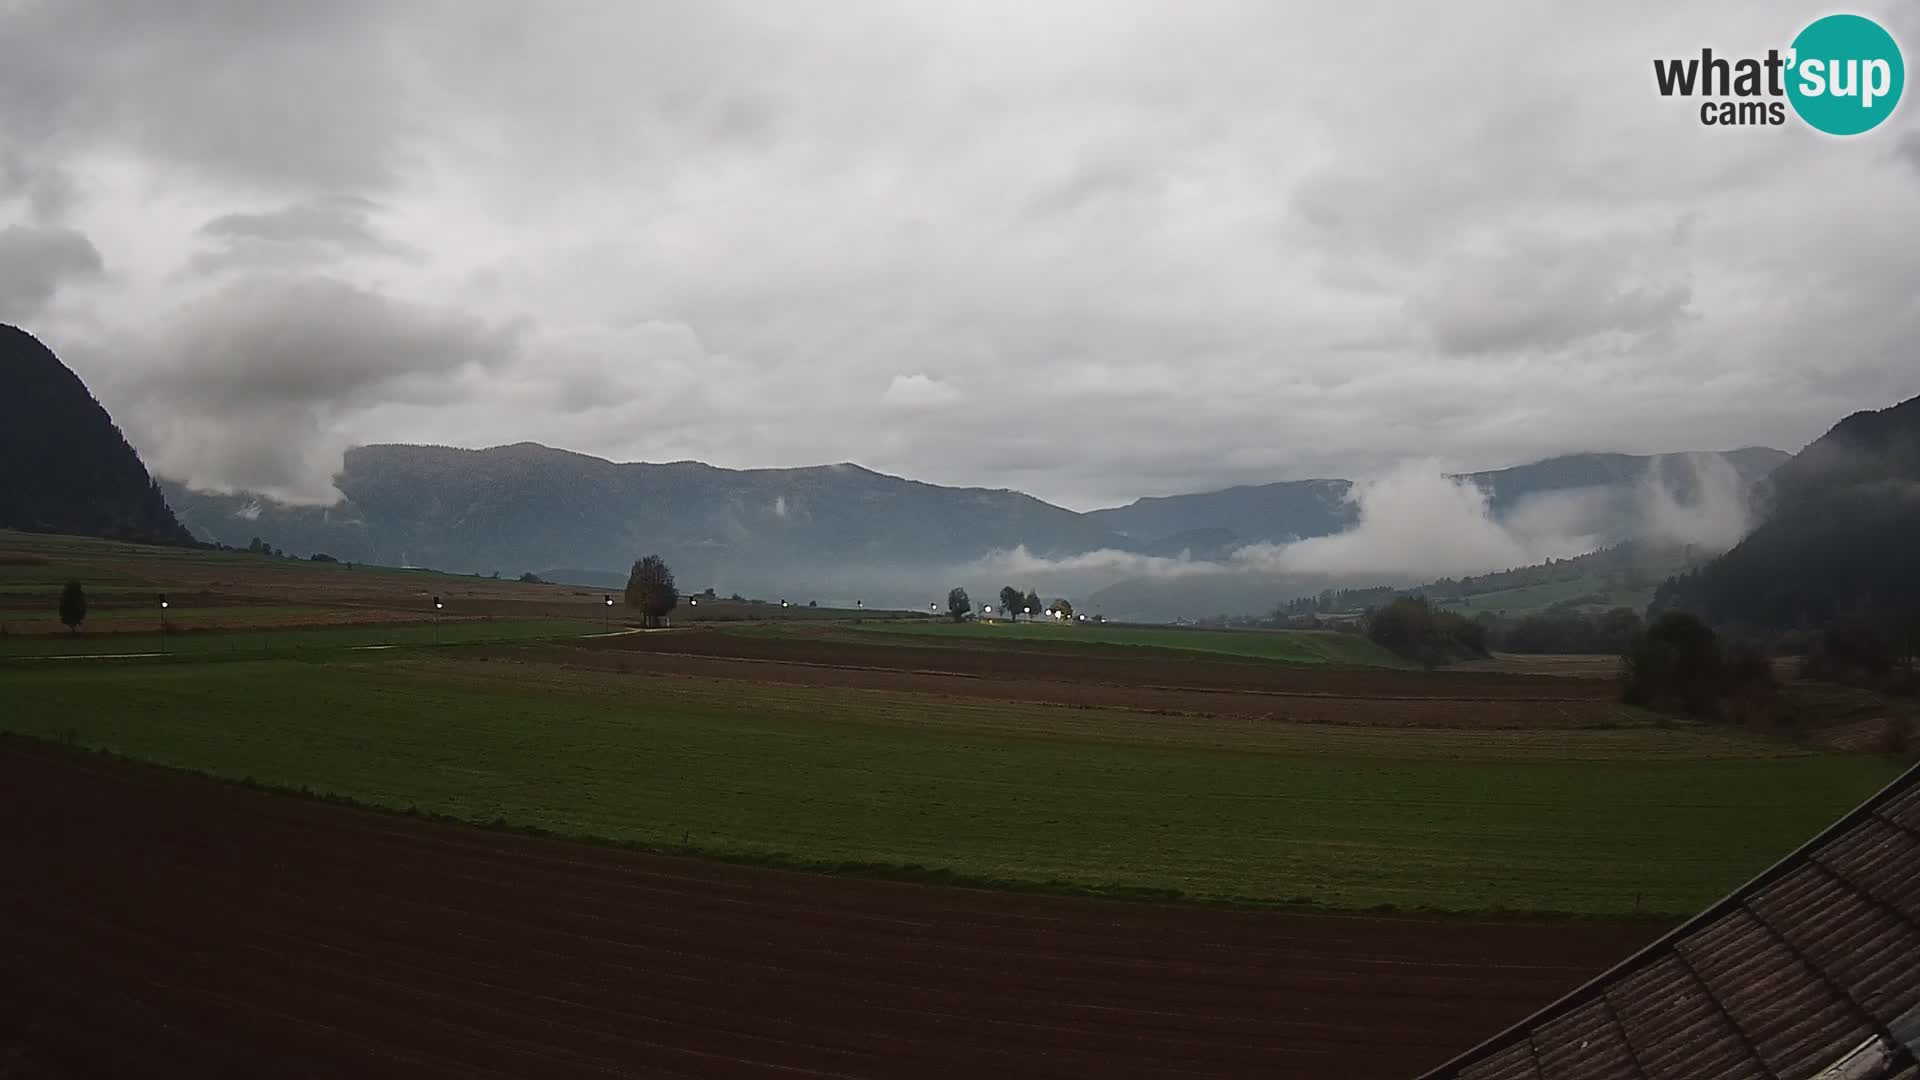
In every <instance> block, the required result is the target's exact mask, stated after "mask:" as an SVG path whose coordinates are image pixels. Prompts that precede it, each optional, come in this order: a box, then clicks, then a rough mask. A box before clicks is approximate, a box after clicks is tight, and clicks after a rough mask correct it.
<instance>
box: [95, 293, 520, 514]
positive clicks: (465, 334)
mask: <svg viewBox="0 0 1920 1080" xmlns="http://www.w3.org/2000/svg"><path fill="white" fill-rule="evenodd" d="M516 335H517V331H516V330H515V329H514V328H512V327H501V326H490V325H488V324H486V323H483V322H481V321H479V320H477V319H474V318H472V317H470V316H466V315H462V314H457V313H452V312H446V311H439V310H434V309H430V308H425V307H421V306H417V305H411V304H406V303H402V302H398V301H395V300H392V299H390V298H386V297H382V296H380V295H377V294H374V293H370V292H366V291H364V290H361V289H359V288H356V287H354V286H352V285H349V284H346V283H344V282H340V281H337V280H333V279H329V278H324V277H280V278H256V279H251V280H248V281H246V282H244V283H242V284H238V285H234V286H231V287H229V288H227V289H225V290H223V291H221V292H218V293H216V294H214V295H213V296H211V297H209V298H207V299H205V300H202V301H200V302H198V303H196V304H194V305H191V306H189V307H188V308H186V309H184V310H181V311H179V312H177V313H175V315H174V316H173V318H172V319H170V320H169V322H168V323H167V324H166V326H165V327H164V329H162V330H161V331H160V332H158V333H156V334H154V335H152V336H150V337H149V336H141V337H129V338H126V339H123V340H121V341H119V342H116V343H115V348H116V349H117V350H118V351H120V352H121V357H120V359H121V361H122V362H121V363H119V364H116V365H115V366H114V367H113V369H112V374H111V376H110V377H109V381H108V382H107V384H106V386H105V391H106V392H105V394H104V395H103V396H104V397H105V398H106V399H107V400H108V401H109V404H110V405H112V404H116V403H118V402H123V401H125V402H138V403H139V404H138V406H137V407H135V408H131V409H124V410H121V411H119V412H117V413H116V415H117V416H120V417H122V422H123V424H125V425H126V426H127V427H128V429H129V431H130V432H131V433H132V434H133V436H134V437H135V438H136V439H137V440H138V441H139V442H140V445H141V447H142V449H143V450H144V451H145V452H146V454H147V458H148V462H149V464H150V465H151V466H152V467H153V468H154V470H155V471H156V472H159V473H162V474H164V475H167V476H172V477H178V478H180V479H183V480H186V481H187V482H189V483H192V484H194V485H196V486H199V487H203V488H207V489H212V490H232V489H235V488H243V489H248V490H258V491H263V492H266V493H268V494H271V495H274V496H275V497H277V498H281V499H285V500H288V501H294V502H314V501H319V502H332V501H334V500H335V499H337V498H338V495H337V493H336V492H334V491H333V490H332V484H331V476H332V473H333V471H334V469H335V468H337V466H338V464H339V460H340V453H341V451H342V450H344V449H345V448H346V446H348V445H350V442H351V440H349V439H348V438H347V437H346V436H345V432H344V431H343V429H342V424H344V423H346V422H348V421H350V419H351V417H352V416H353V415H354V414H356V413H359V412H362V411H364V410H366V409H368V408H371V407H374V406H376V405H381V404H385V403H392V402H404V403H407V404H409V405H414V406H421V407H433V408H439V407H447V406H450V405H457V403H458V402H459V401H460V400H461V399H462V398H463V397H464V396H465V395H466V394H467V393H468V392H469V388H468V384H467V382H466V380H467V379H469V378H473V377H478V376H483V374H484V373H485V372H486V371H488V370H489V369H497V368H499V367H501V366H503V365H505V364H506V363H507V362H509V361H510V360H511V359H512V358H513V356H514V354H515V350H516V348H517V345H518V341H517V336H516ZM127 360H131V361H132V363H126V362H125V361H127ZM102 363H104V361H103V362H102Z"/></svg>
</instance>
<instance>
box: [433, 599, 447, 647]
mask: <svg viewBox="0 0 1920 1080" xmlns="http://www.w3.org/2000/svg"><path fill="white" fill-rule="evenodd" d="M443 607H446V605H445V604H442V603H441V602H440V598H439V597H437V596H436V597H434V598H433V643H434V644H435V645H438V644H440V609H441V608H443Z"/></svg>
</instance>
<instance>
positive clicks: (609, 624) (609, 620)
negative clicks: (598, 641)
mask: <svg viewBox="0 0 1920 1080" xmlns="http://www.w3.org/2000/svg"><path fill="white" fill-rule="evenodd" d="M600 629H601V630H612V629H613V597H611V596H609V597H607V610H606V613H605V614H604V615H602V616H601V617H600Z"/></svg>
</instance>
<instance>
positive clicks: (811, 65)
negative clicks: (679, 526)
mask: <svg viewBox="0 0 1920 1080" xmlns="http://www.w3.org/2000/svg"><path fill="white" fill-rule="evenodd" d="M4 10H5V11H6V14H0V227H5V226H7V225H9V224H26V223H29V222H30V223H32V224H35V225H38V226H46V225H49V224H54V223H58V224H61V225H70V226H72V227H74V228H77V229H82V230H84V231H85V233H86V235H88V236H91V237H93V238H95V239H96V240H98V241H99V242H100V244H101V245H102V246H103V248H105V256H106V261H107V262H108V263H109V264H110V265H111V266H112V267H113V270H114V273H113V274H112V275H110V276H108V277H106V278H102V279H100V280H96V281H94V282H92V283H90V284H89V285H88V287H87V288H86V289H85V290H73V291H72V292H70V293H69V294H66V295H62V296H60V297H59V298H58V300H57V301H56V302H55V303H53V304H52V305H51V306H50V307H48V308H47V309H46V311H45V314H46V315H47V316H48V317H54V316H58V317H60V318H70V319H71V320H72V321H73V323H74V326H73V327H71V328H68V330H67V332H66V333H65V334H63V339H66V340H74V339H76V337H77V336H80V335H83V334H87V333H93V334H94V335H95V337H96V338H97V339H98V340H99V341H101V342H105V341H109V340H110V341H113V342H115V343H117V344H116V346H115V347H113V348H106V347H104V346H103V347H99V348H95V349H93V350H91V352H90V354H89V357H90V359H89V363H90V364H93V365H96V366H97V367H98V368H99V370H100V371H101V373H102V374H103V376H104V375H106V374H112V375H114V376H115V379H114V380H113V381H114V382H116V383H117V384H118V385H122V386H136V385H138V386H142V387H146V386H149V385H150V386H151V387H152V388H153V391H152V393H145V392H141V393H134V392H131V391H129V392H128V393H126V394H125V395H124V396H121V397H118V398H117V399H116V401H117V403H118V406H119V407H120V408H122V409H124V410H126V411H128V413H129V415H128V416H127V417H126V418H125V421H126V423H127V425H128V426H129V429H130V430H133V431H134V432H135V433H136V434H137V435H139V437H140V439H141V440H142V445H141V448H142V450H143V451H146V452H148V453H149V454H150V455H151V458H152V460H155V461H157V462H159V465H160V467H161V469H162V471H170V472H173V473H175V474H178V475H191V476H192V477H193V478H194V479H196V480H197V481H199V482H204V483H209V484H218V485H224V486H232V485H236V484H252V483H261V484H263V485H265V486H274V487H276V488H277V489H279V490H284V491H293V492H298V493H301V494H304V495H310V496H311V495H324V494H325V491H326V486H327V485H326V480H327V477H328V476H329V475H330V474H331V472H332V470H333V468H334V467H335V466H336V465H337V451H338V447H339V446H341V445H344V444H345V443H346V442H348V441H440V442H452V443H457V444H464V445H479V444H489V443H502V442H512V441H516V440H518V439H523V438H532V439H539V440H542V441H547V442H552V443H556V444H559V445H563V446H568V447H571V448H575V449H580V450H583V451H587V452H592V453H599V454H603V455H606V456H611V457H616V458H647V459H654V460H661V459H673V458H700V459H704V460H709V461H714V462H716V463H719V464H725V465H734V466H749V465H784V464H802V463H811V462H832V461H842V460H852V461H857V462H860V463H862V464H865V465H868V466H871V467H875V468H880V469H885V470H889V471H895V472H901V473H906V474H909V475H913V476H917V477H922V478H925V479H929V480H934V481H939V482H946V483H964V484H985V485H988V486H1017V487H1021V488H1024V489H1027V490H1030V491H1033V492H1035V493H1036V494H1039V495H1041V496H1043V497H1050V498H1054V499H1058V500H1061V501H1065V502H1069V503H1074V504H1078V505H1091V504H1098V503H1106V502H1115V501H1124V500H1126V499H1129V498H1132V497H1134V496H1136V495H1141V494H1164V493H1168V492H1172V491H1178V490H1183V489H1186V490H1191V489H1194V488H1204V487H1216V486H1224V485H1227V484H1233V483H1257V482H1265V481H1271V480H1278V479H1286V478H1292V477H1301V476H1311V475H1353V474H1358V473H1363V472H1369V471H1374V470H1378V469H1381V468H1383V467H1385V466H1387V465H1390V464H1391V463H1392V462H1394V461H1396V460H1398V459H1401V458H1408V457H1418V458H1426V457H1439V458H1443V459H1445V460H1446V461H1447V462H1448V464H1449V465H1451V466H1456V467H1462V468H1478V467H1487V466H1494V465H1501V464H1508V463H1511V462H1513V461H1517V460H1524V459H1529V458H1535V457H1540V456H1545V455H1547V454H1551V453H1557V452H1566V451H1572V450H1582V449H1619V450H1631V451H1652V450H1674V449H1686V448H1696V447H1714V446H1731V445H1739V444H1746V443H1756V442H1767V443H1774V444H1778V445H1783V446H1785V447H1786V448H1787V449H1794V448H1796V447H1797V445H1798V444H1799V443H1802V442H1804V441H1806V440H1807V439H1810V438H1812V437H1813V436H1815V435H1817V434H1819V432H1820V431H1821V430H1824V428H1825V427H1826V426H1827V425H1828V424H1830V423H1831V422H1832V420H1833V419H1834V418H1836V417H1838V416H1840V415H1844V414H1845V413H1847V412H1850V411H1853V410H1854V409H1858V408H1862V407H1867V406H1874V405H1884V404H1886V403H1887V401H1889V400H1892V399H1894V398H1897V397H1904V396H1910V395H1911V394H1913V393H1915V392H1920V386H1916V385H1913V378H1912V376H1911V374H1910V372H1911V371H1912V357H1911V346H1910V343H1911V342H1912V341H1913V340H1915V339H1916V338H1917V337H1920V311H1917V310H1916V309H1914V308H1913V306H1912V305H1911V304H1910V303H1909V302H1908V299H1907V298H1908V297H1910V296H1911V295H1912V293H1913V290H1914V289H1915V288H1916V287H1917V286H1920V280H1916V279H1917V278H1920V274H1917V273H1916V269H1917V268H1920V259H1917V258H1916V256H1915V255H1914V253H1913V252H1912V250H1911V244H1910V243H1909V242H1908V241H1907V240H1906V238H1907V237H1909V236H1911V235H1915V234H1916V233H1920V204H1916V201H1915V200H1914V199H1913V198H1912V192H1913V190H1914V189H1913V183H1914V175H1915V169H1916V168H1920V149H1916V148H1915V144H1914V143H1913V141H1912V139H1913V136H1912V135H1911V134H1905V135H1904V137H1903V131H1905V132H1910V131H1911V130H1912V129H1911V126H1910V124H1909V121H1908V120H1907V119H1906V117H1908V116H1910V115H1911V114H1910V113H1909V112H1908V110H1910V109H1911V108H1913V105H1912V103H1907V104H1905V105H1903V107H1902V112H1901V113H1900V114H1898V115H1897V117H1896V121H1897V122H1898V123H1900V124H1902V125H1908V126H1906V127H1905V128H1903V129H1901V130H1895V129H1891V128H1890V129H1889V130H1888V131H1885V132H1876V133H1874V134H1872V135H1869V136H1864V137H1862V138H1860V139H1858V140H1851V141H1847V140H1832V139H1825V138H1821V137H1818V136H1815V135H1813V134H1812V133H1810V132H1808V131H1806V130H1804V129H1803V128H1799V127H1796V126H1791V125H1790V126H1789V127H1787V128H1783V129H1755V130H1746V131H1737V132H1724V131H1708V130H1706V129H1704V128H1702V127H1701V126H1700V124H1699V123H1698V119H1697V116H1696V115H1695V113H1694V111H1693V110H1692V109H1691V108H1690V107H1689V106H1688V105H1686V104H1685V103H1680V102H1676V101H1673V100H1668V99H1662V98H1661V97H1660V96H1659V95H1658V94H1657V93H1656V92H1655V91H1654V89H1653V87H1652V84H1651V76H1650V61H1651V59H1652V58H1654V57H1656V56H1684V55H1688V54H1690V53H1697V51H1698V50H1699V49H1700V48H1701V47H1702V46H1703V45H1707V44H1711V45H1713V46H1714V47H1715V49H1716V50H1717V51H1721V50H1724V51H1728V52H1736V51H1753V52H1759V53H1764V51H1765V49H1766V48H1768V47H1770V46H1779V45H1782V44H1783V43H1784V41H1785V40H1787V39H1788V38H1790V36H1791V34H1792V33H1793V32H1794V31H1795V30H1797V29H1798V28H1799V27H1800V26H1802V25H1804V24H1805V22H1806V21H1808V19H1809V18H1810V13H1809V11H1808V10H1807V9H1806V8H1805V7H1804V5H1803V4H1801V3H1800V2H1799V0H1792V2H1789V0H1758V2H1734V0H1711V2H1703V3H1698V4H1688V5H1674V4H1668V3H1659V2H1656V0H1626V2H1622V3H1618V4H1611V5H1592V4H1578V3H1572V2H1558V3H1541V2H1538V0H1482V2H1481V3H1478V4H1476V5H1475V6H1474V9H1473V11H1472V13H1471V17H1469V16H1468V14H1466V13H1463V12H1460V11H1456V10H1451V9H1444V8H1439V7H1432V6H1429V7H1409V6H1407V5H1404V4H1397V3H1388V2H1385V0H1352V2H1348V3H1342V4H1338V5H1316V6H1312V7H1305V8H1302V7H1283V6H1279V5H1273V4H1269V3H1261V2H1257V0H1194V2H1192V3H1185V4H1175V3H1149V2H1144V0H1100V2H1094V0H1060V2H1058V3H1049V4H1043V5H1034V4H1020V3H1014V2H1012V0H1005V2H988V3H983V4H973V5H943V4H932V3H928V4H920V5H902V4H896V3H883V2H877V0H876V2H855V0H845V2H831V3H826V4H817V5H782V4H765V3H757V2H753V0H719V2H715V3H708V4H690V3H685V4H683V3H665V2H660V3H654V2H648V3H633V4H611V3H609V4H602V5H587V4H567V5H549V6H534V5H521V4H513V3H506V2H492V0H476V2H473V3H459V4H453V3H441V2H438V0H430V2H422V3H414V4H387V3H374V2H371V0H369V2H364V3H336V4H315V3H293V2H278V0H276V2H270V3H258V4H241V5H228V4H217V3H211V2H196V3H187V4H174V5H165V6H159V5H149V4H139V3H134V2H131V0H125V2H120V3H88V2H84V0H68V2H57V3H56V2H52V0H39V2H30V3H26V4H15V5H13V6H11V7H6V8H5V9H4ZM1867 13H1868V14H1875V15H1884V16H1885V17H1886V19H1887V21H1888V24H1889V26H1890V27H1891V28H1892V29H1893V30H1894V32H1895V33H1896V34H1898V35H1902V36H1903V40H1908V41H1912V40H1916V39H1920V38H1916V35H1920V25H1916V16H1915V14H1914V9H1913V8H1912V6H1911V5H1901V6H1898V7H1890V8H1888V9H1886V10H1885V11H1869V12H1867ZM9 154H11V155H12V156H11V157H10V156H9ZM48 178H53V179H48ZM36 185H43V186H44V187H45V190H46V192H47V193H48V194H47V195H46V196H44V197H39V196H31V195H30V194H29V192H30V190H38V188H37V187H36ZM35 198H38V199H39V203H38V204H37V208H36V205H34V204H33V203H34V199H35ZM55 213H57V214H58V217H57V218H55V217H52V216H50V215H53V214H55ZM183 267H184V268H185V269H184V271H183V269H182V268H183ZM322 272H324V273H325V274H326V275H328V276H327V278H326V279H325V280H326V281H328V282H330V283H331V284H319V283H318V281H319V280H320V279H316V278H314V276H313V275H314V274H316V273H322ZM256 279H258V280H256ZM290 282H291V283H290ZM81 299H85V300H87V301H88V304H86V305H81V304H79V303H78V301H79V300H81ZM69 300H72V301H73V302H72V303H69ZM343 320H344V321H347V322H352V323H355V324H365V325H366V326H367V327H369V328H370V329H366V330H365V331H363V332H362V331H355V330H353V329H350V328H348V329H343V328H341V327H340V326H339V325H338V324H340V323H341V322H342V321H343ZM501 327H513V328H515V329H514V330H513V331H512V332H510V333H509V332H506V331H502V330H500V329H499V328H501ZM96 331H97V333H96ZM236 342H244V343H246V345H245V347H244V348H240V347H237V346H235V344H234V343H236ZM196 350H204V351H206V352H208V353H209V354H210V357H209V358H206V359H192V360H191V362H189V360H188V359H183V358H190V357H191V356H192V354H193V353H194V352H195V351H196ZM457 357H465V358H467V359H465V360H456V359H454V358H457ZM149 364H151V365H154V366H155V367H156V371H158V372H160V373H161V374H156V375H154V376H153V377H152V378H151V379H146V378H143V377H141V370H142V368H143V367H145V366H147V365H149ZM308 368H317V369H320V370H317V371H309V370H307V369H308ZM87 374H88V375H89V376H90V377H91V376H92V375H93V371H92V370H91V369H90V370H89V371H88V372H87ZM229 384H231V385H229ZM176 411H177V412H178V414H179V416H180V417H181V418H182V419H178V420H175V419H171V418H170V417H171V416H172V414H173V413H175V412H176Z"/></svg>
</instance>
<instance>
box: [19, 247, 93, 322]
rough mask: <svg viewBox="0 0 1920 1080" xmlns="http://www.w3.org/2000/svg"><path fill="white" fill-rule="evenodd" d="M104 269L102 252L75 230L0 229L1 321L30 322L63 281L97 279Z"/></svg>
mask: <svg viewBox="0 0 1920 1080" xmlns="http://www.w3.org/2000/svg"><path fill="white" fill-rule="evenodd" d="M102 269H103V266H102V263H101V261H100V252H99V249H97V248H95V247H94V246H93V241H91V240H89V239H87V237H86V234H84V233H81V232H78V231H76V230H74V229H61V228H40V227H34V226H28V225H14V226H10V227H8V228H5V229H0V319H8V320H14V321H21V320H26V319H31V318H32V317H33V316H35V315H37V314H39V313H40V311H41V309H42V308H44V307H45V306H46V304H47V302H48V301H49V300H52V299H53V295H54V293H55V292H57V291H59V289H60V286H61V285H62V284H63V283H64V282H67V281H71V280H76V279H81V278H89V277H98V276H99V275H100V273H101V271H102Z"/></svg>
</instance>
